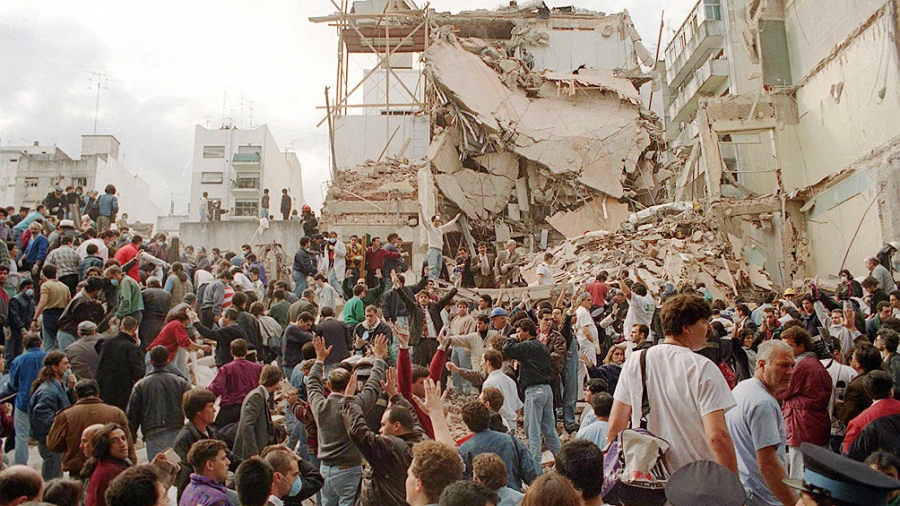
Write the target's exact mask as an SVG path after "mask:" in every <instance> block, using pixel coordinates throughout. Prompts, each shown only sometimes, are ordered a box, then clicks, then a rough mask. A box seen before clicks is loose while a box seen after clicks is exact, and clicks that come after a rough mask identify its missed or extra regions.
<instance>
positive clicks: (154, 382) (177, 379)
mask: <svg viewBox="0 0 900 506" xmlns="http://www.w3.org/2000/svg"><path fill="white" fill-rule="evenodd" d="M190 389H191V384H190V383H188V381H187V380H186V379H184V378H182V377H181V376H179V375H177V374H175V373H173V372H169V371H167V370H166V369H157V368H154V369H153V370H152V371H150V374H148V375H147V376H146V377H144V379H142V380H140V381H138V382H137V384H135V385H134V390H133V391H132V392H131V399H130V400H129V401H128V409H127V410H126V411H125V413H126V414H127V415H128V427H129V428H130V429H131V435H132V436H133V437H134V438H135V439H137V431H138V428H140V429H141V432H143V434H144V437H145V438H146V435H147V434H148V433H151V432H152V431H154V430H156V429H165V430H172V429H175V428H179V427H181V426H182V424H183V423H184V412H183V411H181V396H182V395H183V394H184V393H185V392H187V391H188V390H190Z"/></svg>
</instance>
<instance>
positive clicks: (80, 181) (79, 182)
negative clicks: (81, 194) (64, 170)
mask: <svg viewBox="0 0 900 506" xmlns="http://www.w3.org/2000/svg"><path fill="white" fill-rule="evenodd" d="M72 186H80V187H81V188H85V187H87V178H86V177H73V178H72Z"/></svg>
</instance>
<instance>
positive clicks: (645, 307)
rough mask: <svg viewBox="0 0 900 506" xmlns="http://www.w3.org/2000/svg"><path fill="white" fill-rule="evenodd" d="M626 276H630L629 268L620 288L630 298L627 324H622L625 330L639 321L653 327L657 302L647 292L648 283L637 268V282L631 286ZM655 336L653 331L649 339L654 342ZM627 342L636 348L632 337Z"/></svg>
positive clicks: (628, 329)
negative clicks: (626, 281)
mask: <svg viewBox="0 0 900 506" xmlns="http://www.w3.org/2000/svg"><path fill="white" fill-rule="evenodd" d="M626 277H628V271H627V270H625V271H623V272H622V279H621V280H620V281H619V288H621V289H622V293H623V294H624V295H625V298H626V299H627V300H628V313H627V314H626V315H625V324H624V325H623V326H622V328H623V329H624V331H625V332H626V333H628V332H631V329H632V328H633V327H634V326H635V325H637V324H639V323H643V324H644V325H646V326H648V327H651V324H652V323H653V312H654V311H656V302H655V301H654V300H653V296H652V295H650V294H649V293H648V292H647V284H646V283H645V282H644V280H643V279H641V277H640V276H639V275H638V273H637V270H635V272H634V277H635V279H637V283H635V284H633V285H631V286H630V287H629V286H628V284H627V283H625V278H626ZM653 338H654V335H653V332H652V331H651V332H650V335H649V336H648V338H647V339H648V340H650V341H651V342H652V341H653ZM627 342H628V348H629V349H634V343H632V342H631V340H630V339H627Z"/></svg>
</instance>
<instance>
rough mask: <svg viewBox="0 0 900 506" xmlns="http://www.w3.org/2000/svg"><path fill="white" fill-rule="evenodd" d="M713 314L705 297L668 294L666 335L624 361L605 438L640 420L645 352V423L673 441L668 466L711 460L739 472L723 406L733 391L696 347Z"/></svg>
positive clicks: (703, 341) (729, 403)
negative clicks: (660, 340) (648, 406)
mask: <svg viewBox="0 0 900 506" xmlns="http://www.w3.org/2000/svg"><path fill="white" fill-rule="evenodd" d="M622 284H623V285H624V283H622ZM711 315H712V311H711V310H710V307H709V304H708V303H707V302H706V301H705V300H703V298H702V297H698V296H696V295H687V294H686V295H676V296H674V297H670V298H669V299H668V300H666V303H665V305H663V308H662V312H661V315H660V316H661V319H662V327H663V331H664V333H665V334H664V335H665V340H664V341H663V342H662V343H660V344H658V345H656V346H653V347H652V348H650V349H647V350H641V351H636V352H634V355H633V356H632V357H631V358H630V359H629V360H627V361H626V362H625V365H624V366H623V367H622V373H621V376H619V382H618V384H617V385H616V392H615V394H614V395H613V399H614V401H613V408H612V413H611V414H610V417H609V432H608V434H607V436H606V439H607V442H609V441H612V440H614V439H615V438H616V436H618V435H619V432H621V431H622V430H623V429H625V428H626V427H628V423H629V421H630V422H631V425H632V426H633V427H639V426H640V423H641V420H640V419H641V397H642V393H643V386H642V381H641V367H640V358H641V355H643V354H647V357H646V376H645V379H646V386H647V393H648V396H649V400H650V414H649V416H648V424H647V429H648V430H649V431H650V432H652V433H653V434H655V435H656V436H657V437H659V438H661V439H664V440H666V441H668V442H669V445H670V447H669V450H668V452H667V453H666V459H667V462H668V465H669V467H670V469H678V468H679V467H681V466H683V465H685V464H689V463H691V462H694V461H697V460H713V461H715V462H717V463H719V464H720V465H722V466H724V467H726V468H728V469H730V470H731V471H732V472H733V473H735V474H738V466H737V459H736V457H735V452H734V444H733V442H732V440H731V436H730V434H729V432H728V426H727V425H726V423H725V412H726V411H728V410H729V409H731V408H733V407H734V406H735V402H734V397H733V396H732V395H731V390H730V389H729V388H728V383H726V382H725V377H724V376H722V372H721V371H720V370H719V368H718V367H716V364H714V363H713V362H712V361H711V360H709V359H708V358H706V357H704V356H702V355H699V354H697V353H694V352H695V351H697V350H700V349H703V348H704V347H705V346H706V335H707V332H708V331H709V321H708V320H709V317H710V316H711Z"/></svg>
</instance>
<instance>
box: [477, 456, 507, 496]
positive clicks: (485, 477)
mask: <svg viewBox="0 0 900 506" xmlns="http://www.w3.org/2000/svg"><path fill="white" fill-rule="evenodd" d="M472 477H473V478H474V479H475V481H478V482H481V483H482V484H483V485H484V486H486V487H488V488H490V489H492V490H498V489H500V488H501V487H505V486H506V483H507V476H506V462H503V459H501V458H500V456H499V455H497V454H496V453H482V454H481V455H478V456H476V457H475V459H474V460H473V461H472Z"/></svg>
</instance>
